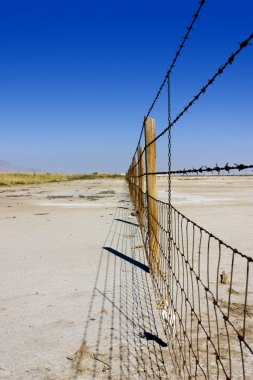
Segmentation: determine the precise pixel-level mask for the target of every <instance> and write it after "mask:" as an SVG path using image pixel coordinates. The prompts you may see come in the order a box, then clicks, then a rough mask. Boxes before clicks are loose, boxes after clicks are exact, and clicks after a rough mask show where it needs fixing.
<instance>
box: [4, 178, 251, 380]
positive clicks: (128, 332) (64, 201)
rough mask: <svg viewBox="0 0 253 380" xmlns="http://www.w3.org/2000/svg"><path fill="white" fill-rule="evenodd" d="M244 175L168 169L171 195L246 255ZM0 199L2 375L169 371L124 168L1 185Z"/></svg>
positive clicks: (247, 191)
mask: <svg viewBox="0 0 253 380" xmlns="http://www.w3.org/2000/svg"><path fill="white" fill-rule="evenodd" d="M252 180H253V178H252V177H245V178H240V179H236V178H231V177H220V178H218V177H217V178H216V177H215V178H207V179H204V180H203V179H202V180H201V179H200V180H199V179H196V180H194V179H191V180H180V179H175V180H173V190H174V193H173V194H174V195H173V201H174V204H175V206H176V207H177V208H179V210H180V211H182V212H184V213H185V214H186V215H187V216H189V217H190V218H192V219H193V220H195V221H196V222H198V223H199V224H200V225H203V227H206V228H208V229H209V230H211V231H212V232H213V233H214V234H217V235H218V236H220V237H221V238H222V239H224V240H225V241H227V242H229V243H230V244H231V245H232V246H235V247H236V248H237V249H239V250H242V251H243V252H244V253H246V254H248V255H250V254H252V246H253V237H252V232H251V231H252V228H251V227H252V215H253V204H252V188H253V187H252ZM159 189H160V190H159V196H160V198H161V199H166V197H167V193H166V180H164V179H159ZM0 210H1V213H0V226H1V228H0V264H1V288H0V335H1V342H0V379H39V380H40V379H45V380H46V379H48V380H50V379H51V380H53V379H54V380H55V379H59V380H61V379H64V380H66V379H75V378H76V379H97V378H105V379H108V378H112V379H148V378H150V379H156V378H158V379H173V378H175V375H173V370H172V369H171V367H170V358H169V355H168V348H167V347H165V344H164V343H165V342H164V340H165V339H164V335H163V332H162V329H161V325H160V319H159V315H158V311H157V309H156V307H155V300H154V295H153V291H152V285H151V281H150V275H149V273H148V268H147V263H146V259H145V257H144V253H143V249H142V247H141V246H142V242H141V238H140V234H139V229H138V227H137V226H136V220H135V218H134V217H132V216H131V212H132V207H131V205H130V203H129V198H128V191H127V188H126V185H125V182H124V180H119V179H114V180H106V179H103V180H90V181H74V182H67V183H55V184H43V185H29V186H19V187H15V188H2V189H1V188H0Z"/></svg>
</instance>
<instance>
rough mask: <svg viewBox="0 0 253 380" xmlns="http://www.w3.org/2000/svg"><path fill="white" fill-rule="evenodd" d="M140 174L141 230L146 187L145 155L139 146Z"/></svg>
mask: <svg viewBox="0 0 253 380" xmlns="http://www.w3.org/2000/svg"><path fill="white" fill-rule="evenodd" d="M138 172H139V181H138V185H139V199H138V201H139V205H138V207H139V208H138V210H139V222H140V226H141V228H143V227H144V220H145V219H144V190H145V189H144V185H145V178H144V154H143V149H142V147H141V146H140V145H139V146H138Z"/></svg>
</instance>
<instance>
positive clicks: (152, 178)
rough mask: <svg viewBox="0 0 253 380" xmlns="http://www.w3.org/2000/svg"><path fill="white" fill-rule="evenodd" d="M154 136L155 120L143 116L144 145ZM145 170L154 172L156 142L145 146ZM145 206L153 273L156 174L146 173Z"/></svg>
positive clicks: (155, 263) (156, 250)
mask: <svg viewBox="0 0 253 380" xmlns="http://www.w3.org/2000/svg"><path fill="white" fill-rule="evenodd" d="M155 137H156V131H155V120H154V119H151V118H149V117H147V118H145V145H146V146H147V145H148V144H149V143H150V142H151V141H153V140H154V139H155ZM145 157H146V172H147V173H155V172H156V142H154V143H152V144H151V145H149V146H148V147H147V148H146V154H145ZM146 183H147V206H148V237H149V263H150V266H151V268H152V272H153V273H154V274H156V273H157V271H159V266H160V265H159V264H160V249H159V225H158V208H157V201H156V200H157V185H156V175H146Z"/></svg>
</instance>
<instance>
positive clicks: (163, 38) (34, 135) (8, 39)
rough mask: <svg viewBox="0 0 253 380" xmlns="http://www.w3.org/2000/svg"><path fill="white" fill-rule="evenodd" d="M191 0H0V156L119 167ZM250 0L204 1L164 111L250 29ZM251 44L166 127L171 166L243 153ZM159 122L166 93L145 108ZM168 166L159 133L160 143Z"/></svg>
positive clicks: (247, 145) (49, 164)
mask: <svg viewBox="0 0 253 380" xmlns="http://www.w3.org/2000/svg"><path fill="white" fill-rule="evenodd" d="M198 4H199V3H198V1H195V0H194V1H193V0H182V1H179V0H177V1H176V0H156V1H154V0H153V1H151V0H135V1H133V0H120V1H119V0H107V1H104V0H89V1H88V0H82V1H81V0H71V1H70V0H36V1H34V0H22V1H17V0H16V1H15V0H0V46H1V49H0V133H1V134H0V136H1V139H0V160H1V159H2V160H7V161H9V162H12V163H14V164H19V165H22V166H25V167H33V168H38V169H42V170H45V171H52V172H93V171H99V172H124V171H126V170H127V168H128V165H129V161H130V159H131V158H132V155H133V153H134V150H135V147H136V144H137V141H138V137H139V133H140V129H141V125H142V120H143V117H144V115H145V114H146V113H147V110H148V108H149V106H150V104H151V102H152V99H153V97H154V96H155V94H156V91H157V89H158V87H159V86H160V83H161V81H162V79H163V77H164V75H165V73H166V70H167V67H168V66H169V64H170V63H171V60H172V58H173V56H174V54H175V51H176V50H177V48H178V45H179V43H180V42H181V40H182V37H183V35H184V34H185V32H186V27H187V25H189V23H190V22H191V19H192V16H193V13H194V12H195V11H196V9H197V8H198ZM252 15H253V3H252V1H251V0H242V1H240V2H238V1H231V0H230V1H228V0H224V1H218V0H209V1H207V2H206V4H205V5H204V7H203V9H202V12H201V14H200V18H199V19H198V20H197V22H196V24H195V27H194V30H193V32H192V33H191V35H190V39H189V40H188V41H187V44H186V47H185V49H183V52H182V55H181V57H180V58H179V60H178V64H177V66H176V68H175V70H174V71H173V75H172V78H171V82H172V90H171V91H172V98H171V101H172V119H173V118H174V117H175V116H176V115H177V113H178V112H179V111H180V110H181V109H182V108H183V107H184V106H185V105H186V104H187V103H188V102H189V100H191V98H192V97H193V95H195V94H196V93H197V92H198V90H199V89H200V88H201V87H202V86H203V84H205V82H206V81H207V79H208V78H210V77H211V76H212V75H213V74H214V72H215V71H216V70H217V68H218V67H219V66H220V65H221V64H223V63H224V62H225V61H226V59H227V57H228V56H229V55H230V54H231V53H232V52H233V51H235V50H236V49H237V48H238V46H239V43H240V42H241V41H243V40H244V39H246V38H247V37H248V36H249V35H250V34H251V33H252V32H253V16H252ZM252 89H253V46H249V47H248V48H246V49H245V50H244V51H243V52H242V53H241V54H240V55H239V56H238V58H237V59H236V61H235V62H234V64H233V65H231V66H230V67H229V68H228V69H227V70H226V71H225V73H224V74H223V75H222V76H221V77H220V78H218V80H217V81H216V83H215V84H214V85H213V86H212V87H211V88H210V89H209V91H208V92H207V93H206V94H205V95H204V96H203V97H202V98H201V99H200V100H199V102H198V103H196V104H195V105H194V106H193V107H192V109H191V111H189V112H188V113H187V114H186V115H185V116H184V117H183V118H182V119H181V120H180V122H179V123H178V124H177V125H176V126H175V128H174V129H173V134H172V137H173V168H174V169H180V168H183V167H192V166H196V165H199V166H201V165H205V164H207V165H214V164H216V163H218V164H225V163H226V162H229V163H234V162H236V163H239V162H242V163H252V161H253V160H252V152H251V151H252V148H251V146H252V138H253V136H252V135H253V134H252V112H253V95H252V94H253V90H252ZM151 116H152V117H154V118H155V119H156V122H157V131H158V132H159V131H161V130H163V128H165V127H166V92H164V93H163V94H162V96H161V98H160V99H159V102H158V103H157V106H156V107H155V109H154V112H153V113H152V115H151ZM157 148H158V169H159V170H165V169H166V168H167V138H166V136H165V137H163V138H162V139H161V140H159V142H158V146H157Z"/></svg>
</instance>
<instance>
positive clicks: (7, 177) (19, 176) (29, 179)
mask: <svg viewBox="0 0 253 380" xmlns="http://www.w3.org/2000/svg"><path fill="white" fill-rule="evenodd" d="M122 177H124V176H122V175H121V174H99V173H93V174H51V173H0V186H12V185H29V184H36V183H49V182H66V181H75V180H86V179H100V178H111V179H113V178H122Z"/></svg>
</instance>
